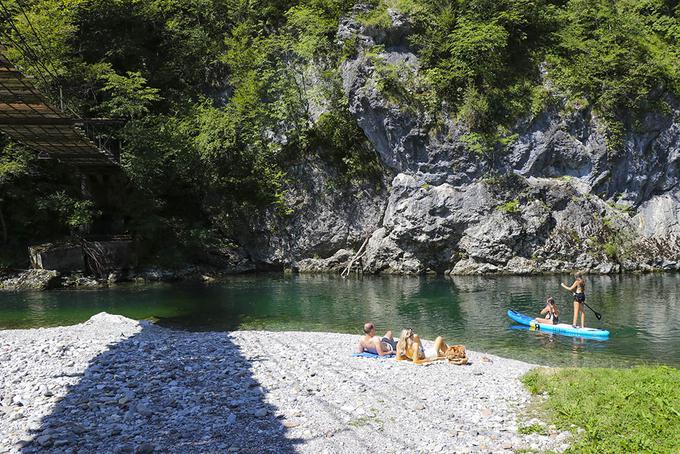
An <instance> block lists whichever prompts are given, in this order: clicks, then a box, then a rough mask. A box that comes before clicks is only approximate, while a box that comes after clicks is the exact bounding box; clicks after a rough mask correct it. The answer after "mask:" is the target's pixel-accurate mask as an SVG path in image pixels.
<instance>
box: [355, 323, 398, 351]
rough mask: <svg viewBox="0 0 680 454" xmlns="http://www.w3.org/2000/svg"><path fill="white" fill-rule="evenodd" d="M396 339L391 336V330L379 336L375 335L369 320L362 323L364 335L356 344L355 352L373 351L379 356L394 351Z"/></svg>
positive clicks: (373, 326) (373, 327)
mask: <svg viewBox="0 0 680 454" xmlns="http://www.w3.org/2000/svg"><path fill="white" fill-rule="evenodd" d="M396 347H397V341H395V340H394V339H393V338H392V331H388V332H386V333H385V335H384V336H383V337H382V338H380V337H378V336H376V335H375V325H373V323H371V322H367V323H366V324H364V335H363V336H361V339H359V343H358V344H357V353H363V352H368V353H374V354H376V355H379V356H385V355H390V354H392V353H394V351H395V349H396Z"/></svg>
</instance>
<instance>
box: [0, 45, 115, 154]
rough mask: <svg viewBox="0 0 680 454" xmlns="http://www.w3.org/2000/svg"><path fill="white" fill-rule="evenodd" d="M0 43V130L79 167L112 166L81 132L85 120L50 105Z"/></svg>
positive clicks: (34, 149)
mask: <svg viewBox="0 0 680 454" xmlns="http://www.w3.org/2000/svg"><path fill="white" fill-rule="evenodd" d="M3 50H4V48H3V47H2V46H0V131H2V132H4V133H5V134H7V135H8V136H10V137H11V138H12V139H13V140H15V141H17V142H20V143H22V144H23V145H25V146H26V147H28V148H30V149H31V150H33V151H35V152H36V153H38V154H39V155H40V156H41V157H49V158H53V159H57V160H59V161H60V162H63V163H65V164H71V165H74V166H76V167H79V168H87V167H99V168H102V167H116V166H117V163H116V161H115V158H114V156H113V155H112V154H111V153H109V152H108V151H106V150H104V149H102V148H100V147H98V146H97V145H96V144H95V143H94V142H92V140H90V139H89V138H88V137H87V135H86V134H85V132H84V130H83V128H84V127H85V120H81V119H74V118H72V117H71V116H69V115H66V114H65V113H63V112H61V111H60V110H58V109H56V108H55V107H53V106H52V105H51V104H50V103H49V102H47V100H46V99H45V98H44V96H43V95H42V94H41V93H40V92H39V91H38V90H37V89H36V88H35V86H34V85H33V83H32V80H31V79H30V78H28V77H26V76H24V75H23V74H22V73H21V72H20V71H19V70H18V69H17V68H15V67H14V66H13V65H12V63H11V62H10V61H9V60H8V59H7V58H6V57H5V55H4V53H3Z"/></svg>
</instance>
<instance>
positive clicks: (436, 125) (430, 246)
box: [240, 5, 680, 274]
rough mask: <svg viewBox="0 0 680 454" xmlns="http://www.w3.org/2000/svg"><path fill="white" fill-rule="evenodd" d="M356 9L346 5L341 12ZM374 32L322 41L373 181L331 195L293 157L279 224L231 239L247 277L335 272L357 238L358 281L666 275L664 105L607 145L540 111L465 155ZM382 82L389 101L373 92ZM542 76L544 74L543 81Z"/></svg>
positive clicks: (585, 126)
mask: <svg viewBox="0 0 680 454" xmlns="http://www.w3.org/2000/svg"><path fill="white" fill-rule="evenodd" d="M366 8H368V7H367V6H361V5H359V6H356V7H355V14H358V13H360V12H362V11H364V10H365V9H366ZM389 14H390V17H391V20H392V27H390V28H387V29H377V28H374V27H370V26H366V25H363V24H362V23H360V21H357V20H355V19H354V16H349V17H347V18H345V19H343V20H342V21H341V24H340V27H339V30H338V35H337V39H338V40H339V41H340V42H345V43H353V44H352V45H354V46H355V49H354V52H352V53H351V54H352V56H351V57H349V58H347V59H346V60H345V61H344V62H343V63H342V64H341V65H340V68H339V70H340V73H341V77H342V86H343V90H344V92H345V95H346V96H347V98H348V101H349V111H350V113H351V114H352V115H353V116H354V117H355V119H356V121H357V124H358V125H359V126H360V127H361V129H362V130H363V132H364V134H365V135H366V137H367V139H368V140H369V141H370V143H371V145H372V147H373V148H374V150H375V153H376V154H377V156H378V157H379V158H380V161H381V163H382V165H383V166H384V176H383V181H380V182H377V183H379V184H375V185H370V184H363V185H361V186H355V187H352V188H344V189H338V188H336V187H334V186H333V181H334V170H333V169H332V168H330V167H328V166H327V165H324V164H322V163H320V162H316V161H314V160H308V161H306V162H304V163H301V164H300V165H299V166H297V167H295V168H292V169H291V171H290V172H289V176H290V177H291V178H290V180H291V185H290V187H289V188H288V192H287V195H286V197H287V200H288V202H289V206H291V207H293V212H292V213H289V214H288V215H286V216H280V215H276V214H271V215H270V216H266V217H265V218H263V219H260V220H259V221H258V222H256V225H251V226H249V229H248V230H247V231H244V232H243V234H242V236H241V238H240V240H241V244H242V245H243V246H244V248H245V250H247V251H248V254H249V257H250V259H251V260H252V261H253V262H254V263H256V264H258V267H259V268H267V267H273V268H276V267H279V268H283V267H291V268H293V269H299V270H300V271H307V272H318V271H333V272H338V271H339V270H341V269H343V268H344V266H346V264H347V263H349V261H350V260H351V259H352V256H353V255H354V254H356V253H358V252H359V251H358V249H359V246H360V245H361V244H362V243H363V241H364V240H365V239H366V238H369V241H368V243H367V246H366V249H365V251H363V252H364V255H363V256H362V261H361V266H362V267H363V271H364V272H367V273H401V274H422V273H440V274H442V273H457V274H477V273H518V274H529V273H539V272H560V271H568V270H574V269H580V270H584V271H589V270H590V271H593V272H598V273H616V272H620V271H623V270H629V271H632V270H652V269H666V270H668V269H677V268H680V186H679V183H680V123H679V122H678V118H680V105H679V104H678V102H677V101H676V100H674V99H671V98H668V99H667V102H668V104H669V105H670V106H671V110H672V112H670V113H665V114H662V113H660V112H651V113H648V114H646V115H645V116H644V117H643V118H642V119H640V121H638V122H637V123H636V125H635V127H633V126H632V121H628V120H625V119H624V124H625V125H626V127H625V128H624V134H623V136H622V138H621V143H620V144H618V145H612V144H611V143H608V140H607V137H606V134H605V131H606V125H605V124H604V123H603V122H602V121H601V120H600V119H598V117H597V116H596V115H595V114H594V113H593V112H592V110H591V109H589V108H587V107H586V108H581V107H579V106H571V107H570V108H569V109H568V108H567V107H566V104H565V105H558V106H557V107H555V106H552V107H546V109H545V110H544V111H543V112H541V113H539V114H538V115H535V116H533V117H530V118H525V119H522V120H521V121H519V122H518V123H517V124H516V125H515V127H514V130H513V131H512V132H513V133H514V134H516V137H517V139H516V141H515V142H514V143H513V144H511V145H509V146H508V147H507V149H506V150H505V151H504V152H503V153H498V154H496V155H494V156H488V155H484V154H480V153H477V152H475V151H474V149H473V147H471V146H470V145H469V144H468V142H467V141H466V135H467V134H468V133H469V131H468V130H466V128H465V127H464V126H463V125H462V124H461V123H460V122H458V121H457V120H456V117H455V115H452V114H451V113H450V112H449V111H448V110H447V107H446V106H445V105H442V106H441V108H440V110H439V111H438V112H436V113H433V112H432V110H431V109H427V108H425V107H424V106H423V105H422V103H421V101H420V99H422V98H421V97H419V95H422V94H423V93H427V90H428V89H429V88H428V87H427V84H426V82H425V81H424V80H422V78H421V77H420V67H421V65H420V62H419V60H418V57H417V55H416V53H415V51H414V50H413V49H412V48H411V47H410V44H409V40H408V37H409V33H410V32H411V27H410V25H409V22H408V18H407V17H405V16H403V15H401V14H399V13H396V12H394V11H389ZM389 77H396V78H398V79H399V81H400V83H401V85H402V86H403V87H405V89H404V90H401V91H398V92H395V91H394V90H392V91H390V89H389V88H386V85H387V84H386V83H385V80H386V78H389ZM548 77H549V75H548Z"/></svg>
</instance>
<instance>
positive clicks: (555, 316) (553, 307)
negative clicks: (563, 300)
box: [535, 296, 560, 325]
mask: <svg viewBox="0 0 680 454" xmlns="http://www.w3.org/2000/svg"><path fill="white" fill-rule="evenodd" d="M543 314H546V315H545V318H540V317H536V319H535V320H536V321H537V322H538V323H546V324H548V325H557V324H558V323H559V322H560V311H559V310H558V309H557V304H555V299H554V298H553V297H552V296H549V297H548V300H547V301H546V303H545V307H544V308H543V310H541V315H543Z"/></svg>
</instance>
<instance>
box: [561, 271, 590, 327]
mask: <svg viewBox="0 0 680 454" xmlns="http://www.w3.org/2000/svg"><path fill="white" fill-rule="evenodd" d="M574 277H575V280H574V283H573V284H572V285H571V287H567V286H566V285H565V284H564V282H562V287H563V288H564V289H566V290H569V291H570V292H572V293H573V294H574V322H573V323H572V325H571V326H573V327H574V328H577V326H576V321H577V320H578V313H579V312H580V313H581V328H585V325H586V313H585V311H584V310H583V304H584V303H585V302H586V284H585V282H583V276H582V275H581V273H576V274H575V276H574Z"/></svg>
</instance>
